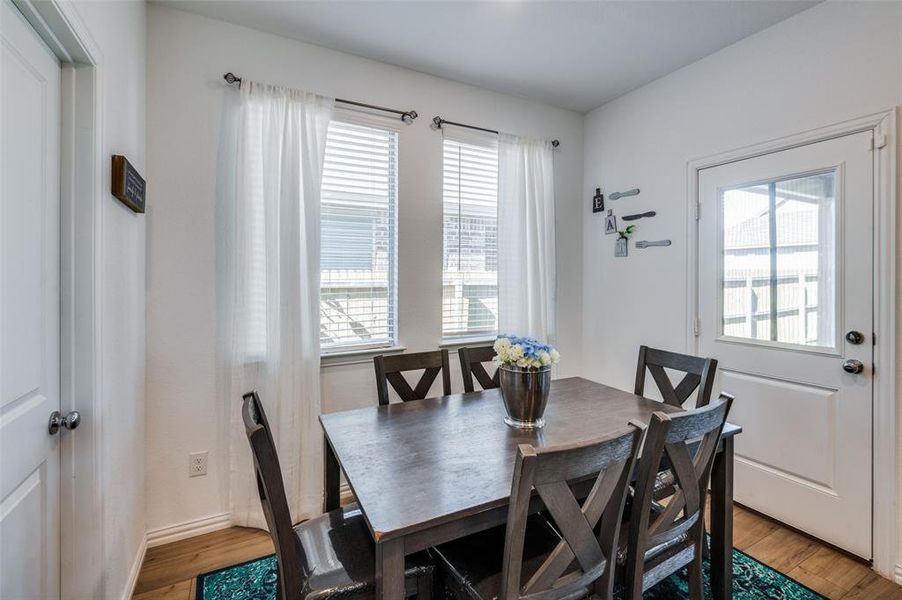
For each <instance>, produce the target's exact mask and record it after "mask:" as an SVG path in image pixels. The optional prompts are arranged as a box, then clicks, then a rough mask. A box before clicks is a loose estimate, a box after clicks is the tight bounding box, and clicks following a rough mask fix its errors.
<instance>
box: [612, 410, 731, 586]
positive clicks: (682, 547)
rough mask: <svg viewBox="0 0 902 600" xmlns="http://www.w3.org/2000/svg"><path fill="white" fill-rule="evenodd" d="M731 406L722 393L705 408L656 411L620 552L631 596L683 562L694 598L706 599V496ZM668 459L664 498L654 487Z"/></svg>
mask: <svg viewBox="0 0 902 600" xmlns="http://www.w3.org/2000/svg"><path fill="white" fill-rule="evenodd" d="M731 404H732V397H731V396H728V395H724V396H722V397H721V398H718V399H717V400H715V401H714V402H712V403H711V404H709V405H708V406H706V407H704V408H698V409H695V410H689V411H686V412H683V413H676V414H670V415H667V414H665V413H662V412H656V413H654V414H653V415H652V418H651V422H650V423H649V425H648V431H647V432H646V435H645V441H644V443H643V446H642V459H641V460H640V462H639V478H638V479H637V481H636V486H635V495H634V496H633V501H632V505H631V507H630V510H629V529H628V530H627V531H626V535H624V536H621V538H622V541H621V550H620V553H619V556H618V566H619V567H620V569H622V575H623V581H624V588H625V590H624V591H625V592H626V599H627V600H640V599H641V598H642V592H643V591H645V590H647V589H649V588H651V587H652V586H654V585H655V584H656V583H658V582H659V581H661V580H663V579H665V578H667V577H669V576H670V575H672V574H673V573H675V572H676V571H678V570H680V569H682V568H683V567H684V566H688V569H689V595H690V598H692V599H693V600H701V599H702V555H703V552H704V534H705V519H704V510H705V496H706V493H707V490H708V481H709V479H710V477H711V468H712V466H713V465H714V456H715V454H716V452H717V446H718V444H719V443H720V434H721V432H722V431H723V426H724V424H725V423H726V420H727V415H728V414H729V411H730V405H731ZM665 459H666V460H667V461H668V462H669V463H670V465H671V466H670V470H671V471H672V472H673V478H674V483H673V493H672V494H671V495H670V496H669V497H668V498H667V499H666V500H662V499H661V498H659V497H658V496H657V494H656V492H655V487H656V483H657V480H658V470H659V469H660V466H661V462H662V460H665Z"/></svg>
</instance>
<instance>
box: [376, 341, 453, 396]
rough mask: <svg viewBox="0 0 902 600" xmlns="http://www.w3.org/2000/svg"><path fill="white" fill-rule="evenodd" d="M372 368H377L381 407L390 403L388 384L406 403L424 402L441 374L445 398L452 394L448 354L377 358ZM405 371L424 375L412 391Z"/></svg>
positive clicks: (377, 385) (424, 353)
mask: <svg viewBox="0 0 902 600" xmlns="http://www.w3.org/2000/svg"><path fill="white" fill-rule="evenodd" d="M373 366H374V367H375V368H376V391H377V393H378V396H379V405H380V406H385V405H387V404H388V403H389V397H388V384H391V386H392V387H393V388H394V390H395V391H396V392H397V393H398V396H399V397H400V398H401V400H403V401H404V402H408V401H410V400H422V399H423V398H425V397H426V394H428V393H429V389H430V388H431V387H432V384H433V383H434V382H435V378H436V377H438V374H439V373H441V374H442V393H443V394H444V395H445V396H447V395H448V394H450V393H451V370H450V363H449V361H448V351H447V350H435V351H432V352H414V353H411V354H398V355H396V356H374V357H373ZM405 371H423V374H422V375H421V376H420V380H419V381H418V382H417V383H416V384H415V385H414V386H413V387H411V386H410V384H409V383H408V382H407V380H406V379H405V378H404V375H403V373H404V372H405Z"/></svg>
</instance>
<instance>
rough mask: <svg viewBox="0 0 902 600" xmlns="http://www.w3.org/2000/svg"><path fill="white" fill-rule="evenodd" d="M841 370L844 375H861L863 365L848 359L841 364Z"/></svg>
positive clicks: (858, 361)
mask: <svg viewBox="0 0 902 600" xmlns="http://www.w3.org/2000/svg"><path fill="white" fill-rule="evenodd" d="M842 370H843V371H845V372H846V373H852V374H853V375H854V374H856V373H861V372H862V371H864V363H862V362H861V361H860V360H855V359H854V358H850V359H848V360H846V361H844V362H843V364H842Z"/></svg>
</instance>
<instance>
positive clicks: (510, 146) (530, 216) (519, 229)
mask: <svg viewBox="0 0 902 600" xmlns="http://www.w3.org/2000/svg"><path fill="white" fill-rule="evenodd" d="M554 304H555V263H554V161H553V154H552V146H551V142H546V141H541V140H530V139H525V138H520V137H516V136H513V135H507V134H501V135H500V136H499V139H498V321H499V322H498V326H499V327H498V329H499V331H501V332H502V333H507V334H514V335H527V336H530V337H534V338H537V339H539V340H542V341H554V334H555V323H554Z"/></svg>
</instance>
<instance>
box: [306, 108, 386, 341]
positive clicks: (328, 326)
mask: <svg viewBox="0 0 902 600" xmlns="http://www.w3.org/2000/svg"><path fill="white" fill-rule="evenodd" d="M321 203H322V204H321V206H322V213H321V223H322V225H321V236H322V237H321V241H320V250H321V254H320V269H321V275H320V345H321V346H322V352H323V353H324V354H325V353H329V352H335V351H344V350H348V349H354V348H369V347H378V346H389V345H393V344H394V343H395V339H396V323H397V318H396V304H397V303H396V296H397V293H396V289H397V284H396V282H397V230H396V223H397V205H398V133H397V132H396V131H393V130H391V129H383V128H379V127H372V126H367V125H361V124H356V123H348V122H342V121H332V122H331V123H330V125H329V133H328V137H327V140H326V157H325V162H324V166H323V183H322V200H321Z"/></svg>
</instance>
